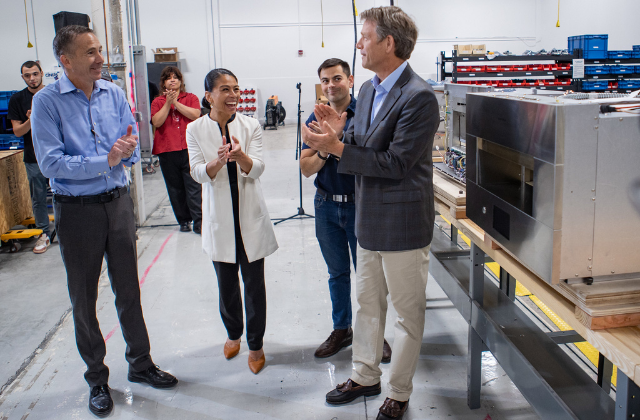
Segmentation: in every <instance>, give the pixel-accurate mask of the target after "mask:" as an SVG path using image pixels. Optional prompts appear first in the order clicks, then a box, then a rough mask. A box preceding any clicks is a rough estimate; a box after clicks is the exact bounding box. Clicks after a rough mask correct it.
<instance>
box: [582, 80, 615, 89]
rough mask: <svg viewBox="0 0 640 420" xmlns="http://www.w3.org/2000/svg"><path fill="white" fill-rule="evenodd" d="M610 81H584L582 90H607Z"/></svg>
mask: <svg viewBox="0 0 640 420" xmlns="http://www.w3.org/2000/svg"><path fill="white" fill-rule="evenodd" d="M608 87H609V82H607V81H606V80H605V81H593V82H589V81H584V82H582V90H607V88H608Z"/></svg>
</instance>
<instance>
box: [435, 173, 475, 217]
mask: <svg viewBox="0 0 640 420" xmlns="http://www.w3.org/2000/svg"><path fill="white" fill-rule="evenodd" d="M433 193H434V196H435V199H436V200H438V201H440V203H441V204H443V205H444V206H446V207H447V208H448V210H446V211H445V210H444V207H442V208H441V209H442V210H443V211H445V213H444V214H446V213H447V212H448V213H449V214H450V215H451V216H452V217H454V218H456V219H466V218H467V191H466V188H465V187H461V186H459V185H457V184H454V183H453V182H452V181H450V180H448V179H446V178H445V177H444V176H442V175H440V174H439V173H438V172H437V171H435V170H434V172H433ZM439 213H440V214H443V213H442V212H439Z"/></svg>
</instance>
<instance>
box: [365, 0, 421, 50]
mask: <svg viewBox="0 0 640 420" xmlns="http://www.w3.org/2000/svg"><path fill="white" fill-rule="evenodd" d="M360 19H361V20H370V21H372V22H375V23H376V34H377V35H378V41H382V40H383V39H385V38H386V37H387V36H389V35H391V37H392V38H393V41H394V42H395V44H396V50H395V54H396V57H398V58H401V59H403V60H408V59H409V57H411V53H412V52H413V48H414V47H415V46H416V41H417V40H418V27H417V26H416V23H415V22H414V20H413V19H411V17H409V15H407V14H406V13H405V12H404V11H403V10H402V9H401V8H399V7H397V6H381V7H372V8H371V9H368V10H365V11H364V12H362V13H360Z"/></svg>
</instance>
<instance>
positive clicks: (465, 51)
mask: <svg viewBox="0 0 640 420" xmlns="http://www.w3.org/2000/svg"><path fill="white" fill-rule="evenodd" d="M453 49H454V50H455V51H457V52H458V55H459V56H460V55H486V54H487V47H486V45H485V44H479V45H472V44H466V45H457V44H456V45H454V46H453Z"/></svg>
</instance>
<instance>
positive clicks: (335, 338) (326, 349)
mask: <svg viewBox="0 0 640 420" xmlns="http://www.w3.org/2000/svg"><path fill="white" fill-rule="evenodd" d="M352 342H353V330H352V329H351V328H350V327H349V328H345V329H343V330H333V332H332V333H331V335H330V336H329V338H327V339H326V340H325V342H324V343H322V344H320V347H318V349H317V350H316V352H315V354H314V356H316V357H318V358H320V359H322V358H324V357H329V356H333V355H334V354H336V353H337V352H339V351H340V349H342V348H343V347H347V346H350V345H351V343H352Z"/></svg>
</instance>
